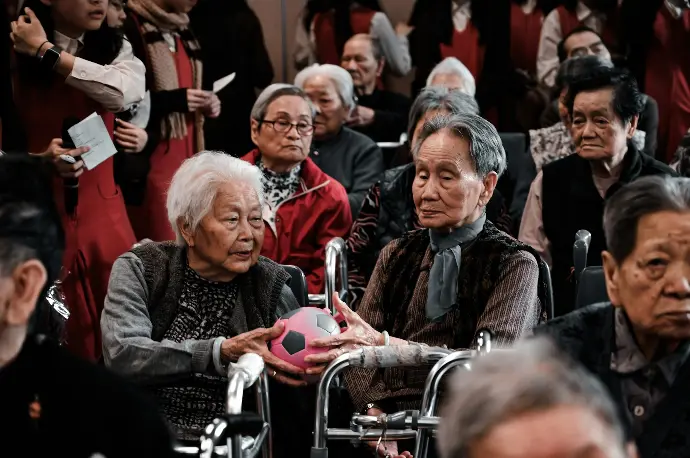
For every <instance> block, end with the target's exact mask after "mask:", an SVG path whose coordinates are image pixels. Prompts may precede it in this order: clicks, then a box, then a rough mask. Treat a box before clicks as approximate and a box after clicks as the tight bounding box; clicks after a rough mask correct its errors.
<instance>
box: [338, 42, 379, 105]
mask: <svg viewBox="0 0 690 458" xmlns="http://www.w3.org/2000/svg"><path fill="white" fill-rule="evenodd" d="M383 64H384V62H383V60H381V61H377V60H376V58H375V57H374V53H373V51H372V46H371V40H369V39H368V38H367V37H365V36H361V35H355V36H354V37H352V38H350V39H349V40H348V41H347V43H345V47H344V48H343V57H342V59H341V60H340V66H341V67H343V68H344V69H345V70H347V71H348V72H349V73H350V75H351V76H352V81H353V82H354V85H355V88H356V89H357V90H358V92H360V93H365V94H370V93H371V91H373V90H374V88H375V87H376V79H377V78H378V77H379V76H381V72H382V71H383Z"/></svg>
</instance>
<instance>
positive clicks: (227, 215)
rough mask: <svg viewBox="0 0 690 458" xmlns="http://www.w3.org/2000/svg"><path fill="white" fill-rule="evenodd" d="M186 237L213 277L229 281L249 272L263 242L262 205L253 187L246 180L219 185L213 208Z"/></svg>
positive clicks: (190, 246)
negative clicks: (220, 277)
mask: <svg viewBox="0 0 690 458" xmlns="http://www.w3.org/2000/svg"><path fill="white" fill-rule="evenodd" d="M185 240H186V241H187V245H188V246H189V249H190V250H194V252H195V254H196V256H198V258H200V259H202V260H203V261H204V262H205V264H206V265H207V268H206V269H205V270H206V271H207V272H210V273H211V274H212V276H216V277H219V276H224V277H225V278H226V280H230V279H232V278H234V276H235V275H237V274H241V273H244V272H247V271H248V270H249V268H250V267H251V266H253V265H254V264H255V263H256V261H257V260H258V258H259V253H260V252H261V246H262V245H263V241H264V221H263V218H262V216H261V205H260V203H259V197H258V196H257V194H256V191H255V190H254V188H253V187H252V186H251V185H249V184H247V183H243V182H238V183H229V184H224V185H222V186H220V187H219V188H218V193H217V194H216V198H215V199H214V201H213V206H212V208H211V211H210V212H209V213H208V214H207V215H206V216H205V217H204V218H203V219H202V220H201V224H199V227H198V228H197V230H196V232H195V233H194V234H192V235H191V236H190V237H185ZM223 273H229V274H230V275H229V276H227V275H222V274H223Z"/></svg>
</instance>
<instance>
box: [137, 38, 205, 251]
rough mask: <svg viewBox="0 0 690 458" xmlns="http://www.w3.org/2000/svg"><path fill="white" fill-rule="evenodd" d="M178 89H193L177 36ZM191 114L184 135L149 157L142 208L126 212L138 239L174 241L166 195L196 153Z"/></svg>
mask: <svg viewBox="0 0 690 458" xmlns="http://www.w3.org/2000/svg"><path fill="white" fill-rule="evenodd" d="M173 56H174V57H175V66H176V67H177V80H178V84H179V87H182V88H184V87H194V76H193V71H192V64H191V61H190V60H189V57H188V56H187V52H186V51H185V49H184V46H183V45H182V41H181V40H180V38H179V37H177V52H175V53H173ZM194 130H195V125H194V114H193V113H189V114H187V136H186V137H185V138H170V139H163V140H162V141H161V142H160V143H159V144H158V146H156V148H155V149H154V150H153V153H152V154H151V158H150V162H151V168H150V170H149V173H148V175H147V177H146V194H145V196H144V202H143V203H142V204H141V205H128V206H127V213H128V214H129V218H130V220H131V221H132V227H133V228H134V233H135V234H136V236H137V239H138V240H142V239H146V238H148V239H151V240H153V241H154V242H163V241H166V240H175V233H174V232H173V230H172V227H170V223H169V222H168V210H167V207H166V198H167V197H166V196H167V193H168V187H169V186H170V182H171V181H172V177H173V175H174V174H175V172H176V171H177V169H178V168H179V167H180V165H181V164H182V162H183V161H184V160H185V159H188V158H190V157H192V156H194V154H196V148H195V145H196V143H195V133H194Z"/></svg>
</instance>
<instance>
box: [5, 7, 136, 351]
mask: <svg viewBox="0 0 690 458" xmlns="http://www.w3.org/2000/svg"><path fill="white" fill-rule="evenodd" d="M25 6H26V8H25V9H24V15H22V16H20V17H19V18H18V20H17V21H15V22H13V23H12V34H11V38H12V41H13V42H14V50H15V52H16V53H17V72H16V75H15V81H14V83H15V84H14V100H15V103H16V105H17V109H18V112H19V119H20V123H21V125H22V127H23V130H24V133H25V134H26V145H25V146H26V149H25V151H30V152H33V153H41V154H42V155H43V156H44V157H46V159H50V160H51V161H53V163H54V164H55V168H56V171H57V173H56V175H55V180H54V198H55V202H56V204H57V207H58V211H59V212H60V215H61V217H62V225H63V227H64V229H65V239H66V249H65V253H64V256H63V266H64V268H65V273H67V276H66V278H65V279H64V280H65V281H64V283H63V289H64V293H65V296H66V298H67V303H68V304H69V307H70V312H71V316H70V319H69V321H68V323H67V345H68V347H69V349H70V350H72V351H73V352H75V353H77V354H78V355H80V356H82V357H85V358H88V359H94V360H95V359H98V357H99V356H100V354H101V339H100V329H99V325H98V322H99V316H100V312H101V309H102V308H103V300H104V297H105V293H106V290H107V287H108V278H109V277H110V268H111V265H112V263H113V261H114V260H115V259H116V258H117V257H118V256H119V255H121V254H122V253H124V252H125V251H127V250H128V249H129V248H130V247H131V246H132V244H133V243H134V242H135V238H134V233H133V232H132V228H131V226H130V224H129V220H128V219H127V213H126V211H125V205H124V202H123V200H122V196H121V195H120V191H119V189H118V187H117V186H116V185H115V180H114V177H113V159H112V157H111V158H108V159H106V160H105V161H103V162H101V163H100V164H98V166H96V167H94V166H91V167H90V168H89V169H88V170H87V169H86V168H85V167H84V161H83V160H82V159H81V156H82V155H83V154H85V153H86V152H88V148H86V147H83V148H74V146H73V145H72V146H69V145H68V144H67V141H68V140H69V135H68V134H67V133H66V132H64V131H65V130H66V128H68V127H69V125H70V124H75V123H77V122H79V121H81V120H82V119H84V118H86V117H87V116H89V115H91V114H92V113H94V112H96V113H98V114H100V115H101V116H102V117H103V121H104V122H105V125H106V127H107V129H108V130H109V132H110V133H111V134H112V128H113V124H114V116H113V114H112V113H111V112H119V111H124V110H126V109H127V108H128V107H129V106H131V105H132V104H135V103H138V102H139V101H141V100H142V99H143V97H144V66H143V65H142V63H141V61H139V60H138V59H137V58H136V57H134V55H133V54H132V47H131V46H130V44H129V42H128V41H127V40H123V39H122V36H121V35H120V34H119V33H118V32H117V31H116V30H115V29H111V28H109V27H108V26H107V24H104V20H105V17H106V10H107V8H108V2H107V1H105V0H89V1H87V0H56V1H52V2H45V3H44V2H43V1H41V0H27V1H26V3H25ZM3 102H4V101H3ZM63 139H64V140H65V143H63ZM63 157H67V159H70V162H67V161H65V160H63V159H61V158H63Z"/></svg>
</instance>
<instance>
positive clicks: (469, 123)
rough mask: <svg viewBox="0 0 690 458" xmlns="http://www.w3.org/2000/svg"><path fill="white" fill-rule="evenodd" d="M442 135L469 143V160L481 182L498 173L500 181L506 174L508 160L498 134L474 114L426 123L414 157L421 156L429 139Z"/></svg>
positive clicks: (442, 118) (452, 116) (436, 119)
mask: <svg viewBox="0 0 690 458" xmlns="http://www.w3.org/2000/svg"><path fill="white" fill-rule="evenodd" d="M442 131H448V132H450V133H451V135H453V136H455V137H457V138H463V139H465V140H467V142H468V143H469V144H470V156H471V157H472V160H473V161H474V167H475V169H476V170H477V175H479V177H480V178H482V179H483V178H485V177H486V176H487V175H488V174H489V173H491V172H496V175H498V176H499V177H500V176H501V175H502V174H503V172H504V171H505V169H506V162H507V160H506V152H505V150H504V149H503V143H502V142H501V137H500V136H499V135H498V131H496V128H495V127H494V126H493V125H492V124H491V123H490V122H489V121H487V120H486V119H484V118H482V117H481V116H477V115H472V114H464V113H459V114H452V115H440V116H435V117H434V118H432V119H430V120H429V121H427V122H426V123H424V128H423V129H422V133H421V134H419V139H417V141H416V142H415V144H414V145H413V148H412V157H414V158H416V157H417V156H418V155H419V151H420V149H421V147H422V144H423V143H424V141H425V140H426V139H428V138H429V137H431V136H432V135H433V134H435V133H437V132H442Z"/></svg>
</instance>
